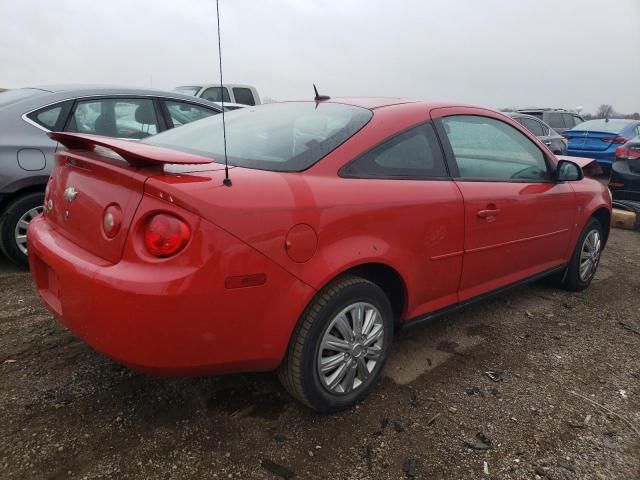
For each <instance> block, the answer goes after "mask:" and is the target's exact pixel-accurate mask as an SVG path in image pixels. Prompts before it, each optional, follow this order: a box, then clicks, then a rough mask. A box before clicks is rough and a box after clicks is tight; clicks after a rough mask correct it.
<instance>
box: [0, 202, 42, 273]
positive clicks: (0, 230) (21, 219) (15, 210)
mask: <svg viewBox="0 0 640 480" xmlns="http://www.w3.org/2000/svg"><path fill="white" fill-rule="evenodd" d="M43 203H44V194H43V193H29V194H27V195H24V196H22V197H19V198H18V199H16V200H14V201H13V202H12V203H11V204H10V205H9V206H8V207H7V208H6V209H5V210H4V212H3V213H2V219H1V220H0V248H1V249H2V252H3V253H4V254H5V255H6V256H7V257H8V258H9V260H11V261H12V262H13V263H15V264H17V265H19V266H21V267H25V268H28V266H29V262H28V260H27V253H26V238H27V237H26V235H27V230H26V226H27V225H28V223H29V222H30V221H31V220H32V219H33V218H34V217H35V213H36V212H38V213H39V212H42V206H43Z"/></svg>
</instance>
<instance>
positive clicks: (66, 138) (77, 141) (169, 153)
mask: <svg viewBox="0 0 640 480" xmlns="http://www.w3.org/2000/svg"><path fill="white" fill-rule="evenodd" d="M48 135H49V137H51V138H52V139H53V140H56V141H58V142H60V143H61V144H62V145H64V146H65V147H67V148H68V149H69V150H89V151H95V147H103V148H106V149H108V150H111V151H112V152H114V153H116V154H118V155H119V156H120V157H122V158H123V159H124V160H125V161H126V162H127V163H128V164H129V165H131V166H133V167H150V166H154V165H164V164H189V165H193V164H205V163H211V162H212V161H213V160H212V159H211V158H207V157H203V156H200V155H194V154H192V153H185V152H180V151H178V150H171V149H169V148H163V147H156V146H155V145H147V144H146V143H140V142H136V141H131V140H121V139H118V138H110V137H103V136H101V135H88V134H83V133H66V132H50V133H49V134H48Z"/></svg>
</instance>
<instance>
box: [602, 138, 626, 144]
mask: <svg viewBox="0 0 640 480" xmlns="http://www.w3.org/2000/svg"><path fill="white" fill-rule="evenodd" d="M600 140H602V141H603V142H607V143H617V144H620V145H622V144H623V143H627V142H628V141H629V139H628V138H624V137H603V138H601V139H600Z"/></svg>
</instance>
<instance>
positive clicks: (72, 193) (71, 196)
mask: <svg viewBox="0 0 640 480" xmlns="http://www.w3.org/2000/svg"><path fill="white" fill-rule="evenodd" d="M77 196H78V192H76V189H75V188H73V187H67V188H66V189H65V191H64V198H66V199H67V200H69V201H70V202H73V201H74V200H75V199H76V197H77Z"/></svg>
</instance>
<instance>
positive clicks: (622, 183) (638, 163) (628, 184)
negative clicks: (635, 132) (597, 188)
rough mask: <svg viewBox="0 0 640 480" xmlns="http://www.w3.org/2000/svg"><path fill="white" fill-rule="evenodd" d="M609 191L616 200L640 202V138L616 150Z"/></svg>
mask: <svg viewBox="0 0 640 480" xmlns="http://www.w3.org/2000/svg"><path fill="white" fill-rule="evenodd" d="M609 189H610V190H611V194H612V195H613V199H614V200H632V201H636V202H640V136H638V137H635V138H633V139H631V140H629V141H628V142H627V143H625V144H624V145H622V146H620V147H618V148H617V149H616V160H615V162H614V163H613V165H612V166H611V178H610V179H609Z"/></svg>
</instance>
